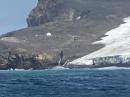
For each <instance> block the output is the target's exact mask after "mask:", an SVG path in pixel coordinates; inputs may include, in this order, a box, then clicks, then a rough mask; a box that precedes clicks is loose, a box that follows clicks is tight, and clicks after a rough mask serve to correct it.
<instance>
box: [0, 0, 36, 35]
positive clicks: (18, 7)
mask: <svg viewBox="0 0 130 97" xmlns="http://www.w3.org/2000/svg"><path fill="white" fill-rule="evenodd" d="M36 3H37V0H0V34H4V33H7V32H11V31H15V30H18V29H22V28H25V27H27V23H26V18H27V16H28V14H29V12H30V11H31V10H32V9H33V8H34V7H35V6H36Z"/></svg>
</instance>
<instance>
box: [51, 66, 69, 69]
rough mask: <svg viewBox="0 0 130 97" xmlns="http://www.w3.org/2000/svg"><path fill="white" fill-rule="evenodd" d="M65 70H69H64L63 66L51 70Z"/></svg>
mask: <svg viewBox="0 0 130 97" xmlns="http://www.w3.org/2000/svg"><path fill="white" fill-rule="evenodd" d="M65 69H69V68H65V67H63V66H56V67H53V68H52V69H51V70H65Z"/></svg>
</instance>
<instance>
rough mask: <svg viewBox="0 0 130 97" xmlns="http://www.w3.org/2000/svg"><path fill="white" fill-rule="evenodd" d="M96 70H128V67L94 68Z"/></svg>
mask: <svg viewBox="0 0 130 97" xmlns="http://www.w3.org/2000/svg"><path fill="white" fill-rule="evenodd" d="M96 69H97V70H121V69H123V70H124V69H125V70H129V69H130V67H116V66H111V67H102V68H96Z"/></svg>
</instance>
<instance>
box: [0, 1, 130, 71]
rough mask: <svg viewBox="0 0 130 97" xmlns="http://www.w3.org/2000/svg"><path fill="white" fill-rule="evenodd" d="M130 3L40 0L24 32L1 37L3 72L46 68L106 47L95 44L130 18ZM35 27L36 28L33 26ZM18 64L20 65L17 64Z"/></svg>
mask: <svg viewBox="0 0 130 97" xmlns="http://www.w3.org/2000/svg"><path fill="white" fill-rule="evenodd" d="M129 4H130V0H38V4H37V6H36V8H34V9H33V10H32V11H31V13H30V14H29V16H28V18H27V23H28V26H29V27H27V28H25V29H21V30H18V31H14V32H10V33H7V34H4V35H1V36H0V69H9V68H10V67H12V68H20V69H21V68H24V69H45V68H50V67H53V66H56V65H58V61H59V53H60V52H61V51H63V52H64V61H66V60H69V61H71V60H74V59H76V58H79V57H81V56H84V55H87V54H90V53H92V52H94V51H96V50H99V49H101V48H102V47H104V45H103V44H92V43H93V42H95V41H98V40H100V39H101V37H103V36H104V34H105V33H106V32H107V31H109V30H111V29H113V28H116V27H117V26H119V25H120V24H121V23H122V22H123V21H122V20H123V18H125V17H128V16H130V10H129V9H130V6H129ZM33 26H35V27H33ZM16 63H17V64H16Z"/></svg>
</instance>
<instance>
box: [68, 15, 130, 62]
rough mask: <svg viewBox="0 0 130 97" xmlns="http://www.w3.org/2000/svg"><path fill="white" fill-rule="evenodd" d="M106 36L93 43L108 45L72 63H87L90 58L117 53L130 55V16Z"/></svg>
mask: <svg viewBox="0 0 130 97" xmlns="http://www.w3.org/2000/svg"><path fill="white" fill-rule="evenodd" d="M105 35H106V37H103V38H102V40H100V41H96V42H94V43H93V44H105V45H106V46H105V47H104V48H102V49H100V50H97V51H95V52H93V53H91V54H89V55H87V56H84V57H82V58H79V59H77V60H75V61H73V62H71V63H72V64H83V63H84V64H87V61H85V60H88V59H91V58H96V57H106V56H115V55H130V17H128V18H125V19H124V23H123V24H121V25H120V26H119V27H117V28H115V29H112V30H110V31H108V32H107V33H106V34H105Z"/></svg>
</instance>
